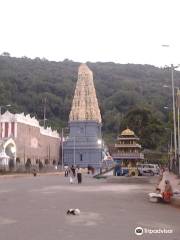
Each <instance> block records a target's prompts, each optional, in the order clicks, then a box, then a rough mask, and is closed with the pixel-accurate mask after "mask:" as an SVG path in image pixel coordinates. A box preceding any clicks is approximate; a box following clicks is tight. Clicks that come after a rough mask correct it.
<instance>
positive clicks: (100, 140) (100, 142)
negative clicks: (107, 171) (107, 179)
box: [97, 139, 103, 173]
mask: <svg viewBox="0 0 180 240" xmlns="http://www.w3.org/2000/svg"><path fill="white" fill-rule="evenodd" d="M97 144H98V145H99V146H100V151H101V156H100V163H99V169H100V173H102V168H101V164H102V144H103V142H102V139H98V140H97Z"/></svg>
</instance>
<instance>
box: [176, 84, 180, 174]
mask: <svg viewBox="0 0 180 240" xmlns="http://www.w3.org/2000/svg"><path fill="white" fill-rule="evenodd" d="M176 103H177V113H178V160H179V161H178V174H179V175H180V126H179V125H180V124H179V108H180V90H179V88H178V90H177V101H176Z"/></svg>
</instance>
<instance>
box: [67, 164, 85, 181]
mask: <svg viewBox="0 0 180 240" xmlns="http://www.w3.org/2000/svg"><path fill="white" fill-rule="evenodd" d="M64 168H65V171H64V176H65V177H68V176H69V181H70V183H71V184H72V183H74V181H75V179H76V177H77V181H78V184H80V183H82V169H81V168H80V167H79V166H77V167H75V166H74V165H72V166H71V167H69V166H65V167H64Z"/></svg>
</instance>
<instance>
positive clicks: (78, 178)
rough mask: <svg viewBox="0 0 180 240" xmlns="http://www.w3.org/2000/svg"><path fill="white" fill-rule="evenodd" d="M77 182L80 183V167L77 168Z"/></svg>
mask: <svg viewBox="0 0 180 240" xmlns="http://www.w3.org/2000/svg"><path fill="white" fill-rule="evenodd" d="M77 180H78V184H80V183H82V169H81V168H80V167H78V168H77Z"/></svg>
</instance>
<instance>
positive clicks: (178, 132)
mask: <svg viewBox="0 0 180 240" xmlns="http://www.w3.org/2000/svg"><path fill="white" fill-rule="evenodd" d="M178 67H179V66H173V64H171V80H172V97H173V128H174V157H175V162H176V163H177V161H178V165H179V168H178V173H179V174H180V123H179V115H180V114H179V108H180V91H179V87H175V86H174V69H175V68H178ZM163 87H166V88H169V86H168V85H164V86H163ZM175 89H177V93H176V102H175ZM176 105H177V118H178V126H177V129H176ZM164 108H168V107H164ZM177 137H178V141H177ZM175 167H176V166H175Z"/></svg>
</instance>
